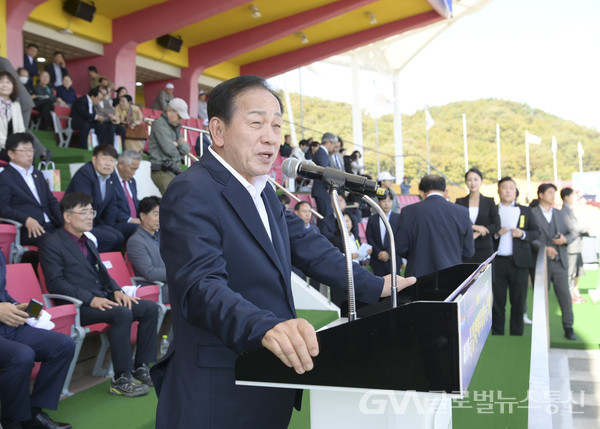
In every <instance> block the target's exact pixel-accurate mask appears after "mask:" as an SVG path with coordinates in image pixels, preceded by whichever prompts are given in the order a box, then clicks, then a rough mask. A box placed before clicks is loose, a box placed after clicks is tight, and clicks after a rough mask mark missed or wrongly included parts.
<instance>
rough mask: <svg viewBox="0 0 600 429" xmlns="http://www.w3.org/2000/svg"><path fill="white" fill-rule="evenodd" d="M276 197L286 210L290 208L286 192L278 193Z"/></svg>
mask: <svg viewBox="0 0 600 429" xmlns="http://www.w3.org/2000/svg"><path fill="white" fill-rule="evenodd" d="M277 199H278V200H279V201H281V204H283V207H285V209H286V210H289V209H290V202H291V200H290V197H288V196H287V195H286V194H278V195H277Z"/></svg>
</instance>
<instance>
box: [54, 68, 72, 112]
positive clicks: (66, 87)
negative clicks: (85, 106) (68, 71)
mask: <svg viewBox="0 0 600 429" xmlns="http://www.w3.org/2000/svg"><path fill="white" fill-rule="evenodd" d="M75 100H77V93H76V92H75V89H74V88H73V79H71V76H69V75H65V76H63V80H62V85H61V86H59V87H58V88H56V102H57V103H58V104H60V105H61V106H67V107H71V106H72V105H73V103H75Z"/></svg>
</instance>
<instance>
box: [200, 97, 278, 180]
mask: <svg viewBox="0 0 600 429" xmlns="http://www.w3.org/2000/svg"><path fill="white" fill-rule="evenodd" d="M233 105H234V112H233V117H232V118H231V121H230V123H229V124H228V125H226V124H225V123H224V122H223V121H222V120H221V119H220V118H216V117H213V118H212V119H211V121H210V124H209V127H210V132H211V135H212V136H213V137H214V142H213V145H214V147H215V150H216V151H217V152H218V153H219V155H221V156H222V157H223V158H224V159H225V161H227V162H228V163H229V164H230V165H231V166H232V167H233V168H234V169H235V170H236V171H237V172H238V173H240V174H241V175H242V177H244V178H245V179H246V180H247V181H249V182H250V183H252V180H253V179H254V178H255V177H257V176H262V175H265V174H267V173H268V172H269V171H270V170H271V166H272V165H273V162H275V157H276V155H277V151H278V150H279V142H280V141H281V126H282V118H281V108H280V106H279V103H278V101H277V99H276V98H275V97H274V96H273V95H272V94H271V93H270V92H269V91H267V90H266V89H262V88H252V89H248V90H246V91H244V92H242V93H240V94H238V95H237V96H236V98H235V99H234V101H233Z"/></svg>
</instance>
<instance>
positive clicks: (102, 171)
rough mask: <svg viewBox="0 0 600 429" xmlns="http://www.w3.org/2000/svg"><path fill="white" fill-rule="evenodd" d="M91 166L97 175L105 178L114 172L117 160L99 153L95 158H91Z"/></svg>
mask: <svg viewBox="0 0 600 429" xmlns="http://www.w3.org/2000/svg"><path fill="white" fill-rule="evenodd" d="M92 164H93V165H94V169H95V170H96V171H97V172H98V174H99V175H101V176H104V177H106V176H110V175H111V174H112V173H113V171H115V165H117V160H116V159H114V158H113V157H112V156H110V155H105V154H103V153H99V154H98V155H96V156H92Z"/></svg>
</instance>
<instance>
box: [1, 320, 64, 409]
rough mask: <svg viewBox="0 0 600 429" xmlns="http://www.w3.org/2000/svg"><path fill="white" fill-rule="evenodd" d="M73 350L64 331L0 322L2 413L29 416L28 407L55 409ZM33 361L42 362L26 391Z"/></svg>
mask: <svg viewBox="0 0 600 429" xmlns="http://www.w3.org/2000/svg"><path fill="white" fill-rule="evenodd" d="M74 352H75V342H74V341H73V339H72V338H71V337H68V336H66V335H64V334H61V333H58V332H53V331H46V330H44V329H37V328H32V327H31V326H29V325H23V326H19V327H17V328H13V327H10V326H7V325H4V324H2V323H0V402H2V417H4V418H10V419H13V420H17V421H24V420H29V419H30V418H31V407H37V408H46V409H51V410H55V409H56V407H57V406H58V399H59V397H60V392H61V390H62V387H63V384H64V382H65V377H66V376H67V371H68V370H69V365H70V364H71V360H72V359H73V353H74ZM34 361H38V362H42V366H41V368H40V372H39V373H38V375H37V377H36V379H35V384H34V386H33V392H32V393H30V391H29V389H30V382H29V380H30V379H31V370H32V369H33V363H34Z"/></svg>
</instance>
